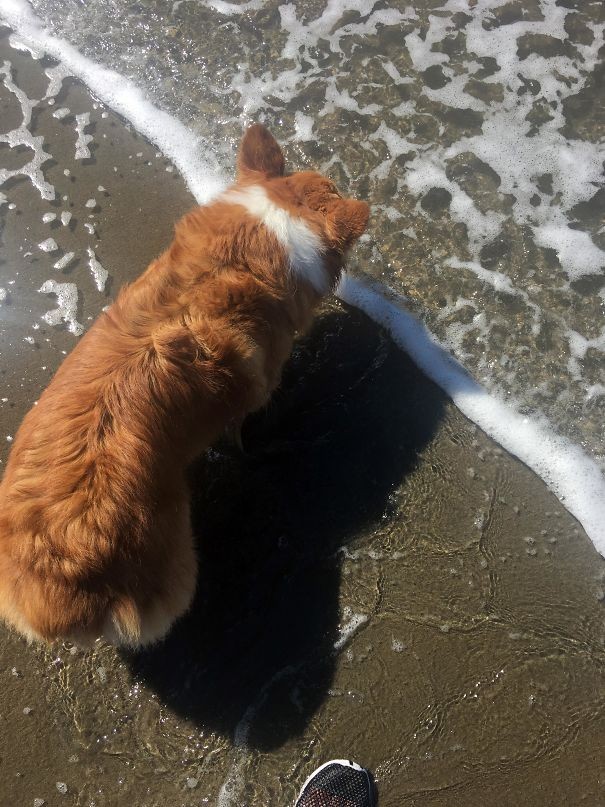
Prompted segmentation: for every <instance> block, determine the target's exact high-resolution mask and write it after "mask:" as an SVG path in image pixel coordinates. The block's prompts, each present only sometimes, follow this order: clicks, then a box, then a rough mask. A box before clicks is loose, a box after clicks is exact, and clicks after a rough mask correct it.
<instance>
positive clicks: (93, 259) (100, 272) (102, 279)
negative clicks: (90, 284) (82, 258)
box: [86, 247, 109, 291]
mask: <svg viewBox="0 0 605 807" xmlns="http://www.w3.org/2000/svg"><path fill="white" fill-rule="evenodd" d="M86 251H87V252H88V266H89V268H90V273H91V275H92V276H93V279H94V281H95V285H96V287H97V289H98V290H99V291H104V290H105V284H106V283H107V278H108V277H109V272H108V271H107V269H104V268H103V266H102V265H101V264H100V263H99V261H98V260H97V256H96V255H95V253H94V250H93V249H91V248H90V247H87V249H86Z"/></svg>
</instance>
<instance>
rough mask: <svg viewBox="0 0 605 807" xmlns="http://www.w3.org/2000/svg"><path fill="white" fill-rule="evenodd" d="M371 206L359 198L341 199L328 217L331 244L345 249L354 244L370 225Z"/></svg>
mask: <svg viewBox="0 0 605 807" xmlns="http://www.w3.org/2000/svg"><path fill="white" fill-rule="evenodd" d="M369 216H370V208H369V205H367V204H366V203H365V202H360V201H359V200H358V199H341V200H339V202H338V204H336V205H335V206H334V207H333V208H332V210H330V212H329V213H328V215H327V217H326V230H327V233H328V238H329V239H330V241H331V245H332V246H333V247H334V248H335V249H338V250H340V251H344V250H346V249H348V248H349V247H350V246H352V245H353V243H354V242H355V241H357V239H358V238H359V236H360V235H363V233H364V232H365V229H366V227H367V226H368V218H369Z"/></svg>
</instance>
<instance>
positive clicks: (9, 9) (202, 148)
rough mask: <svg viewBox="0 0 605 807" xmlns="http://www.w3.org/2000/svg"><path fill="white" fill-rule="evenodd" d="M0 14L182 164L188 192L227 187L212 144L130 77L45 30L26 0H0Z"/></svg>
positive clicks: (205, 196) (207, 194) (203, 196)
mask: <svg viewBox="0 0 605 807" xmlns="http://www.w3.org/2000/svg"><path fill="white" fill-rule="evenodd" d="M0 16H1V17H2V18H3V20H4V21H5V22H6V23H7V25H9V27H10V28H12V29H13V30H14V31H16V32H17V33H18V34H19V36H20V37H21V39H22V40H23V41H24V43H25V44H26V45H27V46H29V47H30V48H32V49H35V50H43V51H45V52H46V53H47V54H48V55H49V56H52V57H53V58H54V59H57V61H59V62H62V63H63V65H64V66H65V67H67V69H68V70H69V72H70V73H71V74H72V75H74V76H76V77H77V78H79V79H80V80H81V81H83V82H84V83H85V84H86V85H87V86H88V87H89V88H90V90H92V92H93V93H94V94H95V95H96V96H97V98H99V99H100V100H101V101H103V103H104V104H107V106H109V107H111V108H112V109H113V110H114V111H115V112H117V113H118V114H119V115H122V116H123V117H124V118H126V119H127V120H129V121H130V122H131V123H132V125H133V126H134V127H135V128H136V129H137V131H138V132H140V133H141V134H143V135H145V137H147V138H148V139H149V140H151V142H152V143H155V145H156V146H157V147H158V148H159V149H160V150H161V151H162V152H163V153H164V154H165V155H166V157H168V158H169V159H170V160H171V161H172V162H173V163H174V165H175V166H176V167H177V168H178V170H179V171H180V173H181V174H182V176H183V178H184V179H185V181H186V182H187V185H188V187H189V190H190V191H191V192H192V193H193V195H194V196H195V198H196V199H197V200H198V201H199V202H200V203H202V202H205V201H208V200H209V199H210V198H211V197H212V196H214V195H215V194H217V193H219V192H220V191H221V190H223V188H224V187H225V185H226V181H225V178H224V177H223V176H222V175H221V174H220V173H219V170H218V168H217V164H216V162H215V161H214V160H212V159H209V156H210V155H211V154H212V149H211V147H210V144H209V143H208V142H207V141H205V140H204V139H203V138H202V137H199V136H197V135H195V134H193V132H191V131H190V130H189V129H187V127H186V126H183V124H182V123H180V122H179V121H178V120H176V119H175V118H174V117H173V116H172V115H170V114H168V113H167V112H163V111H162V110H160V109H158V108H157V107H155V106H154V105H153V104H152V103H151V101H149V99H148V98H147V97H146V96H145V94H144V93H143V92H142V91H141V90H140V89H139V88H138V87H137V86H135V84H134V83H133V82H132V81H130V80H129V79H127V78H125V77H124V76H121V75H120V74H119V73H116V72H115V71H114V70H109V69H108V68H106V67H102V66H101V65H99V64H97V63H96V62H93V61H92V60H91V59H88V58H87V57H86V56H83V55H82V54H81V53H80V52H79V51H78V50H77V49H76V48H74V47H73V45H70V44H69V42H66V41H65V40H63V39H59V38H58V37H55V36H53V35H52V34H50V33H49V32H48V31H46V30H45V29H44V27H43V25H42V23H41V21H40V20H39V19H38V18H37V17H36V15H35V14H34V13H33V11H32V10H31V8H30V7H29V5H28V4H27V3H26V2H25V1H24V0H0Z"/></svg>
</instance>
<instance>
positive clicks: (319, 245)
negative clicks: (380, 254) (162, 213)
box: [0, 125, 368, 646]
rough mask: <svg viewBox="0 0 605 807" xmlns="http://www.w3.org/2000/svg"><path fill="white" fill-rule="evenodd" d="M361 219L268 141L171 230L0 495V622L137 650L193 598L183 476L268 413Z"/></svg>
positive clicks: (101, 327)
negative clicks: (230, 435)
mask: <svg viewBox="0 0 605 807" xmlns="http://www.w3.org/2000/svg"><path fill="white" fill-rule="evenodd" d="M367 220H368V206H367V205H366V204H365V203H364V202H360V201H357V200H354V199H343V198H341V197H340V195H339V193H338V191H337V190H336V188H335V187H334V185H333V184H332V183H331V182H330V181H329V180H328V179H325V178H324V177H322V176H321V175H320V174H317V173H315V172H310V171H305V172H300V173H294V174H290V175H288V174H285V173H284V158H283V155H282V152H281V149H280V147H279V145H278V144H277V142H276V141H275V140H274V138H273V137H272V135H271V134H270V133H269V132H268V131H267V130H266V129H265V128H264V127H262V126H260V125H254V126H252V127H251V128H249V129H248V130H247V132H246V133H245V135H244V138H243V140H242V143H241V146H240V151H239V156H238V167H237V181H236V183H235V185H233V186H232V187H231V188H230V189H229V190H227V191H226V192H225V193H223V194H222V195H221V196H220V197H219V198H217V199H216V200H215V201H213V202H212V203H210V204H208V205H206V206H204V207H198V208H197V209H195V210H193V211H192V212H191V213H189V214H188V215H187V216H185V217H184V218H183V219H182V220H181V221H180V222H179V223H178V224H177V226H176V230H175V238H174V241H173V243H172V244H171V246H170V248H169V249H168V250H167V251H166V252H165V253H164V254H163V255H161V256H160V257H159V258H158V259H157V260H155V261H153V262H152V263H151V265H150V266H149V267H148V269H147V270H146V271H145V272H144V274H143V275H141V277H139V278H138V280H136V281H135V282H134V283H132V285H130V286H127V287H125V288H124V289H122V290H121V292H120V294H119V296H118V298H117V300H116V302H115V303H114V304H113V305H112V306H111V307H110V308H108V309H107V311H105V312H104V313H103V314H102V315H101V316H100V317H99V319H98V320H97V321H96V322H95V324H94V325H93V326H92V327H91V329H90V331H89V332H88V333H87V334H86V335H85V336H84V337H83V338H82V339H81V341H80V342H79V343H78V345H77V346H76V347H75V349H74V350H73V352H72V353H71V354H70V355H69V356H68V358H67V359H66V360H65V361H64V362H63V364H62V366H61V367H60V368H59V370H58V371H57V373H56V375H55V377H54V378H53V380H52V382H51V383H50V385H49V386H48V388H47V389H46V390H45V392H44V393H43V395H42V396H41V398H40V400H39V402H38V405H37V406H35V407H34V408H33V409H32V410H31V411H30V412H29V414H28V415H27V416H26V418H25V420H24V421H23V424H22V425H21V428H20V429H19V432H18V434H17V435H16V437H15V441H14V444H13V448H12V452H11V455H10V458H9V461H8V464H7V467H6V472H5V474H4V478H3V480H2V482H1V483H0V614H1V615H2V616H3V617H4V619H5V620H6V621H7V622H8V623H9V624H11V625H13V626H14V627H15V628H17V629H18V630H19V631H21V632H22V633H23V634H25V636H27V637H28V638H30V639H42V640H47V641H50V640H52V639H55V638H58V637H63V638H70V639H73V640H75V641H78V642H81V643H85V644H89V643H90V642H92V641H94V640H95V639H96V638H97V637H103V638H105V639H106V640H107V641H109V642H112V643H114V644H125V645H130V646H137V645H143V644H146V643H149V642H153V641H155V640H157V639H159V638H161V637H162V636H163V635H164V634H165V633H166V632H167V631H168V629H169V628H170V626H171V624H172V623H173V622H174V620H175V619H177V618H178V617H179V616H180V615H181V614H183V613H184V612H185V611H186V610H187V608H188V607H189V604H190V603H191V600H192V597H193V594H194V590H195V581H196V556H195V550H194V546H193V539H192V534H191V529H190V524H189V505H188V493H187V485H186V482H185V468H186V466H187V464H188V463H189V461H190V460H191V459H192V458H193V457H195V456H196V455H198V454H200V453H201V452H203V451H204V450H205V449H206V448H207V447H208V446H209V445H211V444H212V443H213V442H214V441H215V440H216V439H217V438H218V437H219V436H220V435H221V433H223V432H224V431H225V429H228V428H229V427H230V426H232V425H233V424H235V425H237V424H239V423H240V422H241V421H242V419H243V418H244V417H245V416H246V414H248V413H249V412H252V411H254V410H256V409H258V408H259V407H262V406H263V405H264V404H266V403H267V401H268V399H269V396H270V395H271V392H272V391H273V390H274V389H275V387H276V386H277V384H278V383H279V380H280V374H281V371H282V367H283V365H284V362H285V361H286V359H287V358H288V356H289V355H290V352H291V349H292V344H293V340H294V336H295V334H296V332H298V331H301V330H304V329H305V328H306V327H307V326H308V324H309V322H310V320H311V317H312V313H313V310H314V308H315V307H316V306H317V303H318V302H319V301H320V299H321V298H322V296H324V295H325V294H326V293H328V292H329V291H330V290H331V289H332V288H333V287H334V284H335V283H336V282H337V280H338V278H339V275H340V272H341V269H342V266H343V260H344V256H345V253H346V251H347V249H348V248H349V247H350V246H351V245H352V244H353V242H354V241H355V239H357V238H359V236H360V235H361V234H362V233H363V231H364V229H365V227H366V224H367Z"/></svg>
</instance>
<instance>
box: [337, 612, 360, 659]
mask: <svg viewBox="0 0 605 807" xmlns="http://www.w3.org/2000/svg"><path fill="white" fill-rule="evenodd" d="M367 621H368V616H367V614H357V613H354V612H353V610H352V609H351V608H350V607H349V606H348V605H347V606H345V608H344V611H343V621H342V623H341V625H340V627H339V636H338V639H337V640H336V641H335V642H334V649H335V650H340V649H341V648H342V647H344V646H345V644H346V643H347V642H348V641H349V639H351V638H352V637H353V636H354V635H355V634H356V633H357V631H358V630H359V628H360V627H361V626H362V625H365V623H366V622H367Z"/></svg>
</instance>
